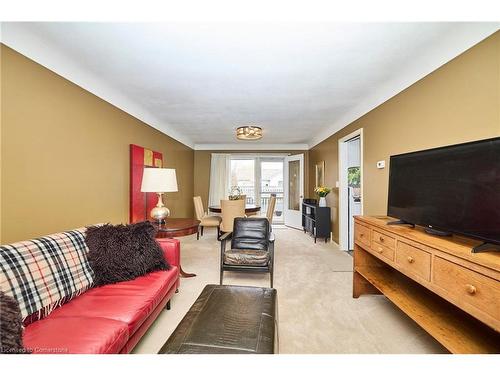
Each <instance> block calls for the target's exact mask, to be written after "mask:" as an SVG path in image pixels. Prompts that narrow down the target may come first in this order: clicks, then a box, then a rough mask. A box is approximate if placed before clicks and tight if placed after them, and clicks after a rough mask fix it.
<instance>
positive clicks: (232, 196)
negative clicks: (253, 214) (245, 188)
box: [229, 186, 242, 201]
mask: <svg viewBox="0 0 500 375" xmlns="http://www.w3.org/2000/svg"><path fill="white" fill-rule="evenodd" d="M241 193H242V191H241V188H240V187H239V186H231V191H230V192H229V200H230V201H236V200H238V199H240V198H241Z"/></svg>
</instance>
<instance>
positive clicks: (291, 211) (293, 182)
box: [284, 154, 304, 229]
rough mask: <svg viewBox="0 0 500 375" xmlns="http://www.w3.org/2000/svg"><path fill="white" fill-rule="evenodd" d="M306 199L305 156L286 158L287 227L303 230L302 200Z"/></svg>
mask: <svg viewBox="0 0 500 375" xmlns="http://www.w3.org/2000/svg"><path fill="white" fill-rule="evenodd" d="M303 198H304V155H303V154H298V155H292V156H287V157H286V158H285V204H284V212H285V225H287V226H289V227H292V228H297V229H302V199H303Z"/></svg>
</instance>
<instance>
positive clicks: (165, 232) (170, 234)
mask: <svg viewBox="0 0 500 375" xmlns="http://www.w3.org/2000/svg"><path fill="white" fill-rule="evenodd" d="M152 223H153V225H155V227H156V228H157V230H158V231H157V233H156V238H174V237H183V236H189V235H191V234H196V233H198V230H199V228H200V223H201V222H200V221H199V220H196V219H189V218H186V219H185V218H175V217H169V218H167V219H166V220H165V223H163V224H158V223H156V222H154V221H152ZM179 271H180V274H181V276H182V277H194V276H196V274H194V273H188V272H184V270H183V269H182V266H181V265H179Z"/></svg>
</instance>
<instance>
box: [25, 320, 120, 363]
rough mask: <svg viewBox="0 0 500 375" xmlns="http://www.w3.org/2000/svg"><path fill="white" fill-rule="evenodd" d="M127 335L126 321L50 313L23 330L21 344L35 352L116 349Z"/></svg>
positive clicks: (115, 351)
mask: <svg viewBox="0 0 500 375" xmlns="http://www.w3.org/2000/svg"><path fill="white" fill-rule="evenodd" d="M128 338H129V334H128V327H127V324H125V323H123V322H120V321H118V320H113V319H105V318H95V317H93V318H87V317H57V318H56V317H53V316H52V315H50V316H49V317H47V318H45V319H42V320H39V321H37V322H35V323H33V324H30V325H29V326H28V327H26V329H25V331H24V345H25V346H26V347H27V348H28V349H30V350H32V351H33V353H34V354H58V353H61V354H63V353H88V354H93V353H95V354H99V353H119V352H120V350H121V348H123V347H124V346H125V344H126V343H127V341H128Z"/></svg>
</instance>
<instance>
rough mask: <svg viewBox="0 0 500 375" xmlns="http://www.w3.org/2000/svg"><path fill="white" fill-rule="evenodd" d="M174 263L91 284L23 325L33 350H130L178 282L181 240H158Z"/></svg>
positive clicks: (93, 351)
mask: <svg viewBox="0 0 500 375" xmlns="http://www.w3.org/2000/svg"><path fill="white" fill-rule="evenodd" d="M157 241H158V242H159V243H160V245H161V247H162V249H163V252H164V254H165V258H166V259H167V261H168V263H169V264H170V265H171V268H170V270H168V271H157V272H152V273H149V274H147V275H144V276H141V277H138V278H136V279H134V280H131V281H124V282H120V283H116V284H110V285H105V286H102V287H97V288H92V289H90V290H88V291H86V292H85V293H83V294H82V295H80V296H78V297H76V298H74V299H72V300H71V301H70V302H68V303H66V304H64V305H63V306H61V307H59V308H57V309H56V310H54V311H53V312H52V313H51V314H50V315H49V316H47V317H46V318H44V319H42V320H39V321H36V322H34V323H32V324H29V325H28V326H27V327H26V329H25V330H24V336H23V341H24V346H25V347H26V348H29V349H31V350H33V352H34V353H48V354H54V353H129V352H130V351H131V350H132V349H133V348H134V346H135V345H136V344H137V343H138V342H139V340H140V338H141V337H142V336H143V335H144V333H145V332H146V331H147V329H148V328H149V327H150V326H151V324H152V323H153V322H154V320H155V319H156V317H157V316H158V315H159V314H160V312H161V311H162V309H164V308H165V306H167V303H169V301H170V298H171V297H172V295H173V294H174V293H175V292H176V290H177V288H178V287H179V260H180V254H179V253H180V243H179V241H178V240H175V239H163V238H162V239H158V240H157Z"/></svg>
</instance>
